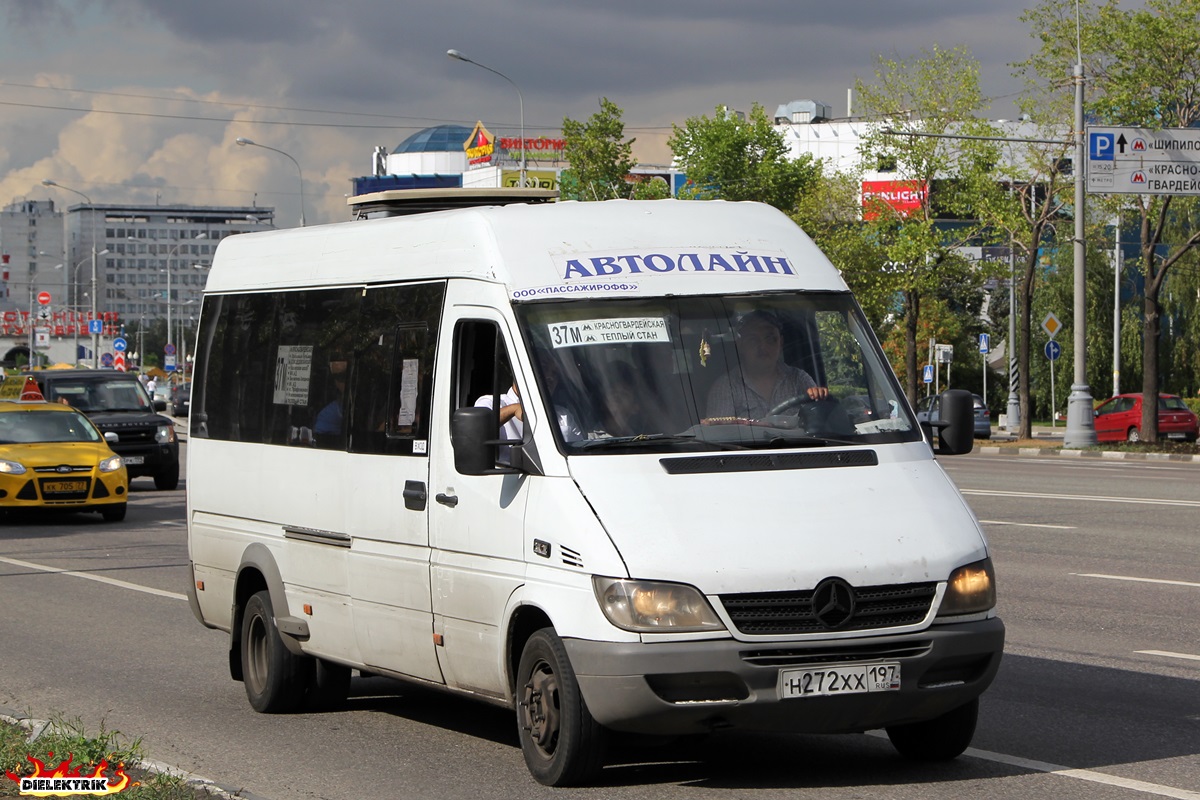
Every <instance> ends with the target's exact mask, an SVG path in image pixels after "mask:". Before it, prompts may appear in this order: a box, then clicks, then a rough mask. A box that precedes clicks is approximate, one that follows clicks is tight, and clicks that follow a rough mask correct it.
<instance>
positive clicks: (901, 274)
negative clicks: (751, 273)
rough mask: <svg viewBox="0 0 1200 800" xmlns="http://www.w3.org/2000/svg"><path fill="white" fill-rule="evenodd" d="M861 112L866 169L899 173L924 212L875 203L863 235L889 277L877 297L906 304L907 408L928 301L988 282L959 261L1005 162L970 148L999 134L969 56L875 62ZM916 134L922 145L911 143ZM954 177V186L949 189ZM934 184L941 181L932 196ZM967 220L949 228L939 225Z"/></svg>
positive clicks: (976, 235) (958, 52)
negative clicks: (887, 167)
mask: <svg viewBox="0 0 1200 800" xmlns="http://www.w3.org/2000/svg"><path fill="white" fill-rule="evenodd" d="M856 91H857V93H858V96H859V98H860V104H861V106H862V108H863V110H864V113H865V114H866V115H867V116H868V117H873V118H875V119H876V120H878V121H877V122H875V123H872V124H871V125H870V127H869V128H868V130H867V132H866V134H865V135H864V136H863V138H862V141H861V145H860V152H861V155H862V160H863V163H864V164H871V165H874V164H882V163H887V164H892V165H895V178H894V179H895V180H897V181H907V182H910V183H911V184H912V185H913V186H914V187H918V188H922V189H930V190H929V191H923V192H922V200H921V203H920V206H919V207H918V208H916V209H914V210H911V211H907V212H904V213H901V212H898V211H896V210H895V209H893V208H892V207H891V206H889V205H887V204H886V203H876V204H873V205H872V206H871V207H869V208H867V209H866V212H867V213H866V214H864V228H865V229H866V230H865V231H864V235H865V236H867V237H868V238H869V239H870V240H871V241H872V242H875V243H876V245H877V246H878V247H881V248H882V250H883V256H884V262H885V263H886V265H887V266H886V268H885V269H883V270H881V271H879V272H877V273H876V274H875V276H874V279H875V281H876V282H877V284H878V285H877V286H876V287H875V288H874V290H873V293H874V294H876V295H886V294H892V295H895V296H898V297H899V298H900V301H901V302H900V306H899V308H898V316H900V317H901V318H903V328H904V336H903V338H904V368H903V370H901V373H902V374H903V375H904V378H905V381H906V387H907V393H908V396H909V398H910V399H914V398H915V397H916V395H917V372H918V357H917V345H918V342H919V341H920V339H921V337H920V336H919V331H920V329H921V327H922V323H921V319H920V314H921V307H922V300H923V299H925V298H935V297H937V296H938V294H939V293H940V292H942V291H943V290H944V289H945V288H946V287H950V286H963V285H969V284H972V283H974V284H976V285H978V284H979V283H980V282H981V281H982V280H983V278H984V277H986V276H985V275H984V274H983V273H981V271H980V270H979V269H977V268H976V267H975V266H974V265H972V264H970V263H969V262H967V261H966V260H965V259H964V258H963V257H962V256H961V253H960V249H959V248H961V247H963V246H966V245H969V244H975V243H978V242H980V241H981V240H982V238H983V236H984V234H985V230H984V228H983V227H982V226H981V225H980V224H979V223H978V222H973V221H970V220H972V219H973V218H977V217H978V214H979V210H978V209H977V208H975V206H976V204H977V202H978V198H979V197H980V195H981V192H982V191H983V190H984V187H987V186H989V185H991V184H992V183H994V176H993V169H994V165H995V164H996V163H997V161H998V160H999V154H998V151H997V148H996V146H995V144H994V143H992V142H987V141H983V140H978V139H969V138H944V137H947V136H950V137H972V136H987V135H992V134H993V133H994V131H993V130H992V129H991V128H990V127H989V126H988V125H987V124H986V123H985V122H984V121H982V120H980V119H977V118H976V116H975V115H976V114H977V113H979V112H980V111H982V110H983V109H984V107H985V100H984V97H983V94H982V92H981V91H980V88H979V67H978V64H977V62H975V61H974V60H973V59H972V58H971V57H970V55H969V54H968V53H967V51H966V50H965V49H963V48H955V49H953V50H944V49H941V48H937V47H934V48H933V49H932V50H930V51H922V53H921V55H920V56H919V57H916V58H913V59H911V60H908V61H902V60H894V59H887V58H884V57H882V56H880V57H877V59H876V67H875V81H874V82H873V83H865V82H863V81H858V83H857V89H856ZM909 134H916V135H909ZM946 177H952V178H953V180H942V179H944V178H946ZM935 181H940V183H939V184H937V186H936V189H937V191H938V196H937V197H936V198H935V197H934V196H933V194H934V192H933V191H932V188H934V187H935ZM945 216H952V217H957V218H959V219H962V220H968V221H966V222H961V223H959V224H956V225H955V226H947V225H945V224H944V223H943V222H942V219H941V218H944V217H945Z"/></svg>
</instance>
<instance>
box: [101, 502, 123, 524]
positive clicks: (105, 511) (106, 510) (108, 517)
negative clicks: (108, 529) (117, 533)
mask: <svg viewBox="0 0 1200 800" xmlns="http://www.w3.org/2000/svg"><path fill="white" fill-rule="evenodd" d="M125 505H126V504H125V503H116V504H114V505H111V506H104V507H103V508H101V509H100V516H102V517H104V521H105V522H120V521H121V520H123V519H125Z"/></svg>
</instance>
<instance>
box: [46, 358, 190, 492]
mask: <svg viewBox="0 0 1200 800" xmlns="http://www.w3.org/2000/svg"><path fill="white" fill-rule="evenodd" d="M27 374H30V375H33V377H34V379H35V380H36V381H37V382H38V384H39V385H40V386H41V389H42V395H43V396H44V397H45V398H46V399H47V400H49V401H50V402H52V403H59V402H66V403H69V404H70V405H72V406H74V407H75V408H77V409H79V410H80V411H82V412H83V413H84V414H87V416H88V418H89V419H90V420H91V421H92V422H93V423H94V424H95V426H96V427H97V428H99V429H100V432H101V433H102V434H105V438H106V439H108V440H109V442H108V446H109V447H111V448H112V450H113V452H114V453H116V454H117V455H119V456H121V458H122V459H123V460H124V461H125V469H126V470H127V471H128V472H129V477H130V478H137V477H141V476H149V477H153V478H154V486H155V487H156V488H158V489H163V490H171V489H174V488H176V487H177V486H179V441H178V440H177V439H176V438H175V423H174V422H173V421H172V420H171V419H170V418H169V417H165V416H163V415H161V414H157V413H155V411H156V410H159V411H161V410H164V409H165V408H166V404H165V403H163V402H162V401H161V400H160V401H158V403H157V408H156V404H155V403H154V401H153V399H152V398H151V397H150V395H149V394H147V393H146V388H145V387H144V386H142V384H141V383H140V382H139V381H138V379H137V376H136V375H134V374H132V373H129V372H119V371H115V370H107V369H64V370H40V371H37V372H31V373H27ZM109 433H113V434H116V436H117V440H116V441H113V440H112V437H110V436H108V434H109Z"/></svg>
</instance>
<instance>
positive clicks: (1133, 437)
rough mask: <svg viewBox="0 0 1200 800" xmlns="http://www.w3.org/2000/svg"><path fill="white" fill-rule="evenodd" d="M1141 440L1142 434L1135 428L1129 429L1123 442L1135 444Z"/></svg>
mask: <svg viewBox="0 0 1200 800" xmlns="http://www.w3.org/2000/svg"><path fill="white" fill-rule="evenodd" d="M1141 440H1142V434H1141V432H1140V431H1138V429H1137V428H1130V429H1129V432H1128V433H1127V434H1125V441H1127V442H1131V443H1136V442H1140V441H1141Z"/></svg>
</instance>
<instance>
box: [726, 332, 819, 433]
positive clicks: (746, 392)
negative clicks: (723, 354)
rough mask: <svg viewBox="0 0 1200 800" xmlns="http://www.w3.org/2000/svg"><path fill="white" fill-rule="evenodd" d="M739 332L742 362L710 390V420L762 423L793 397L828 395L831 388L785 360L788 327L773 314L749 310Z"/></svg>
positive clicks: (739, 351)
mask: <svg viewBox="0 0 1200 800" xmlns="http://www.w3.org/2000/svg"><path fill="white" fill-rule="evenodd" d="M734 331H735V334H736V336H737V356H738V363H737V365H736V366H731V367H730V369H729V371H728V372H726V373H725V374H724V375H722V376H721V377H719V378H717V380H716V381H715V382H714V383H713V385H712V388H710V389H709V391H708V402H707V403H706V405H705V412H706V414H707V416H708V418H709V419H714V418H722V419H724V418H736V419H763V418H764V417H766V416H768V415H769V414H770V411H771V409H773V408H775V407H776V406H778V405H779V404H780V403H783V402H785V401H787V400H790V399H792V398H794V397H799V396H801V395H806V396H807V397H808V398H809V399H810V400H823V399H825V398H826V397H828V396H829V389H827V388H826V387H824V386H818V385H817V382H816V381H815V380H813V377H812V376H811V375H809V374H808V373H807V372H805V371H804V370H802V369H800V368H798V367H793V366H792V365H790V364H788V363H786V362H785V361H784V360H783V323H782V322H781V320H780V319H779V316H778V315H777V314H776V313H775V312H774V311H770V310H767V309H755V310H753V311H750V312H747V313H746V314H743V315H742V316H741V317H740V318H739V319H738V321H737V324H736V325H735V326H734Z"/></svg>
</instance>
